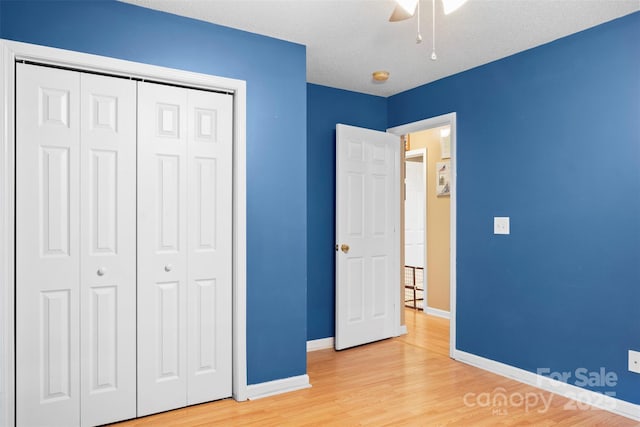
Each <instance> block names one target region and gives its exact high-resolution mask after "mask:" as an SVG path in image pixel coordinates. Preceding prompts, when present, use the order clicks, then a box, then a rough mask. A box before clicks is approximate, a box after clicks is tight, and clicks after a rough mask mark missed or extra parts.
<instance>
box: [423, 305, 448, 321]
mask: <svg viewBox="0 0 640 427" xmlns="http://www.w3.org/2000/svg"><path fill="white" fill-rule="evenodd" d="M424 313H425V314H430V315H432V316H436V317H442V318H443V319H451V313H449V312H448V311H445V310H440V309H439V308H433V307H427V308H425V309H424Z"/></svg>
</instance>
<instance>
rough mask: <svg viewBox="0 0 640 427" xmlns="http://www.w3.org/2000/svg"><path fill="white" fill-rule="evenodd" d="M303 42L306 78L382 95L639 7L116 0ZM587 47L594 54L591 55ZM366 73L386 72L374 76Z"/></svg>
mask: <svg viewBox="0 0 640 427" xmlns="http://www.w3.org/2000/svg"><path fill="white" fill-rule="evenodd" d="M123 1H126V2H127V3H132V4H136V5H139V6H144V7H148V8H151V9H156V10H161V11H165V12H170V13H174V14H178V15H183V16H188V17H191V18H196V19H200V20H203V21H209V22H213V23H216V24H220V25H224V26H228V27H233V28H238V29H242V30H246V31H250V32H253V33H258V34H263V35H267V36H271V37H275V38H279V39H283V40H288V41H292V42H296V43H300V44H304V45H306V46H307V81H308V82H310V83H317V84H321V85H325V86H331V87H336V88H341V89H347V90H353V91H357V92H362V93H368V94H373V95H380V96H385V97H386V96H390V95H393V94H396V93H399V92H402V91H405V90H408V89H411V88H414V87H416V86H420V85H422V84H425V83H429V82H432V81H434V80H438V79H440V78H443V77H446V76H449V75H452V74H455V73H458V72H460V71H464V70H468V69H470V68H473V67H476V66H478V65H482V64H486V63H488V62H491V61H494V60H496V59H500V58H503V57H505V56H509V55H511V54H514V53H516V52H520V51H523V50H526V49H529V48H531V47H534V46H538V45H541V44H544V43H547V42H550V41H552V40H555V39H558V38H560V37H563V36H566V35H568V34H572V33H575V32H578V31H581V30H583V29H586V28H589V27H592V26H595V25H598V24H600V23H603V22H606V21H610V20H612V19H615V18H618V17H620V16H623V15H627V14H629V13H632V12H635V11H638V10H640V0H469V1H468V2H467V3H466V4H465V5H464V6H463V7H462V8H461V9H459V10H457V11H456V12H454V13H453V14H451V15H447V16H445V15H444V14H443V12H442V4H441V3H440V0H436V26H435V29H436V35H435V40H436V51H437V54H438V59H437V61H432V60H431V59H430V54H431V42H432V36H431V34H432V25H431V21H432V13H431V10H432V3H431V0H421V2H420V4H421V20H420V23H421V27H422V36H423V39H424V40H423V42H422V43H421V44H416V42H415V39H416V34H417V25H418V23H417V19H416V18H415V17H414V18H412V19H410V20H407V21H402V22H388V18H389V15H390V14H391V12H392V10H393V8H394V4H395V3H394V2H393V0H123ZM597 54H598V53H597V52H594V55H597ZM374 70H388V71H389V72H390V73H391V77H390V78H389V80H388V81H387V82H386V83H382V84H381V83H375V82H374V81H373V80H372V78H371V73H372V72H373V71H374Z"/></svg>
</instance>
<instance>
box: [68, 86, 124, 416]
mask: <svg viewBox="0 0 640 427" xmlns="http://www.w3.org/2000/svg"><path fill="white" fill-rule="evenodd" d="M81 89H82V101H81V102H82V104H81V105H82V113H81V123H82V126H81V128H82V131H81V141H82V143H81V150H80V153H81V160H82V161H81V162H80V164H81V167H80V168H81V170H80V177H81V184H80V187H81V198H80V200H81V202H80V207H81V231H80V236H81V248H82V252H81V268H80V270H81V302H80V307H81V309H80V315H81V317H80V318H81V323H80V329H81V340H80V341H81V355H82V366H81V391H82V405H81V407H82V410H81V420H82V425H100V424H106V423H110V422H114V421H117V420H122V419H127V418H133V417H135V416H136V330H135V324H136V304H135V300H136V188H135V182H136V83H135V82H133V81H130V80H125V79H119V78H109V77H105V76H97V75H91V74H82V75H81Z"/></svg>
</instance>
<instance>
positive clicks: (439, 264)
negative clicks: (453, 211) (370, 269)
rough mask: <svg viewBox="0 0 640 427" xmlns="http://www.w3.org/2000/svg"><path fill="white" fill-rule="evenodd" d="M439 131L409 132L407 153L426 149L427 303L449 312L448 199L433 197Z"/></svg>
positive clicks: (437, 160) (434, 195)
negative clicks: (408, 150)
mask: <svg viewBox="0 0 640 427" xmlns="http://www.w3.org/2000/svg"><path fill="white" fill-rule="evenodd" d="M440 129H441V128H435V129H429V130H425V131H421V132H416V133H412V134H411V135H410V140H409V141H410V142H409V143H410V149H411V150H416V149H419V148H426V149H427V191H426V202H427V211H426V212H427V245H426V247H427V273H426V274H427V304H428V306H429V307H432V308H437V309H440V310H444V311H449V308H450V301H449V299H450V298H449V295H450V293H449V289H450V286H449V284H450V274H449V266H450V262H449V261H450V258H449V251H450V241H449V227H450V197H449V196H440V197H438V196H436V163H437V162H441V161H443V159H442V158H441V151H440Z"/></svg>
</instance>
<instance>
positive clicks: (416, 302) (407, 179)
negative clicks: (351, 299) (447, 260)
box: [401, 135, 428, 310]
mask: <svg viewBox="0 0 640 427" xmlns="http://www.w3.org/2000/svg"><path fill="white" fill-rule="evenodd" d="M406 138H407V142H406V143H405V147H406V148H409V140H410V138H411V135H407V136H406ZM426 165H427V149H426V148H419V149H410V150H408V151H406V152H405V161H404V227H403V228H404V262H403V263H401V265H402V266H403V268H404V280H403V286H404V306H405V307H409V308H413V309H414V310H424V309H425V307H427V295H428V290H427V280H426V279H427V276H426V275H425V271H426V266H427V252H426V250H427V245H426V243H427V241H428V240H427V221H426V220H427V209H426V208H427V205H426V204H427V199H426V198H425V196H426V189H427V167H426Z"/></svg>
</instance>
